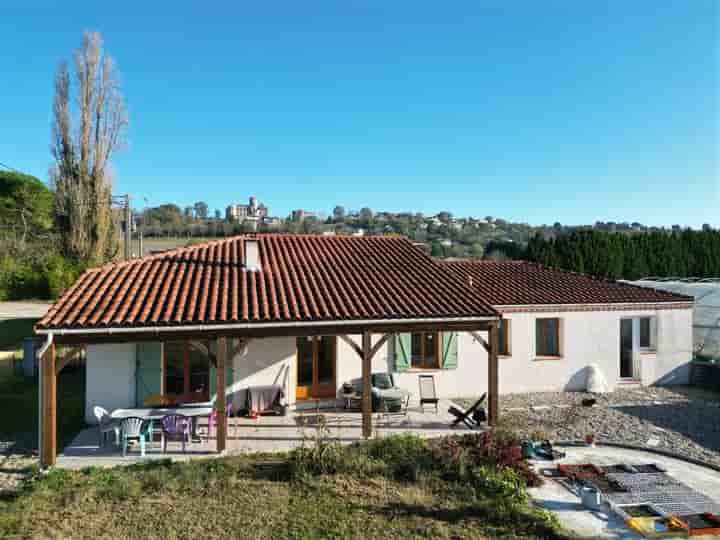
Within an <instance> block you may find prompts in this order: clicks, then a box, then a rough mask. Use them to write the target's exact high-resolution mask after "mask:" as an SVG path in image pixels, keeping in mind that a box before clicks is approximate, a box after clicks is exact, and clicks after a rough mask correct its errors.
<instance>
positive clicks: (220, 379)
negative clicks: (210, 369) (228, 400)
mask: <svg viewBox="0 0 720 540" xmlns="http://www.w3.org/2000/svg"><path fill="white" fill-rule="evenodd" d="M226 355H227V338H224V337H220V338H218V340H217V369H216V373H217V398H216V399H215V410H216V411H217V424H216V426H215V433H216V435H217V451H218V453H222V452H224V451H225V443H226V437H227V433H226V427H227V422H226V418H225V357H226Z"/></svg>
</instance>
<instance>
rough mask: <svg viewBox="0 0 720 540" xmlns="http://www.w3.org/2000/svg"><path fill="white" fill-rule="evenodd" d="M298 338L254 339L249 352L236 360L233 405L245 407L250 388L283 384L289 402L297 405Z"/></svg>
mask: <svg viewBox="0 0 720 540" xmlns="http://www.w3.org/2000/svg"><path fill="white" fill-rule="evenodd" d="M295 353H296V346H295V338H291V337H280V338H267V339H251V340H250V341H249V343H248V345H247V348H246V349H245V350H241V351H238V352H237V353H236V354H235V356H234V357H233V358H232V362H233V369H234V376H233V378H234V383H233V385H232V387H230V388H228V390H227V393H228V394H230V393H232V394H233V397H232V399H233V405H234V407H235V408H242V407H244V405H245V389H246V388H248V387H249V386H265V385H268V384H280V385H283V386H284V387H285V393H286V397H287V398H288V402H289V403H294V402H295V384H296V378H297V368H296V361H295Z"/></svg>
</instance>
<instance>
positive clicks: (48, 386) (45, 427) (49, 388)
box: [40, 343, 57, 467]
mask: <svg viewBox="0 0 720 540" xmlns="http://www.w3.org/2000/svg"><path fill="white" fill-rule="evenodd" d="M40 362H42V363H43V365H42V381H41V392H42V411H40V414H41V415H42V448H40V465H41V466H42V467H52V466H54V465H55V461H56V455H57V373H56V366H55V344H54V343H53V344H51V345H50V347H48V349H47V351H46V352H45V355H44V357H43V358H41V359H40Z"/></svg>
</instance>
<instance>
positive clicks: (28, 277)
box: [0, 254, 82, 300]
mask: <svg viewBox="0 0 720 540" xmlns="http://www.w3.org/2000/svg"><path fill="white" fill-rule="evenodd" d="M81 271H82V269H81V268H80V267H78V266H77V265H74V264H72V263H70V262H68V261H67V260H66V259H65V258H63V257H61V256H60V255H57V254H50V255H48V256H46V257H42V258H41V259H40V260H39V261H37V262H28V261H22V260H17V259H14V258H11V257H3V258H2V259H0V300H23V299H29V298H38V299H45V300H51V299H54V298H57V297H58V296H60V295H61V294H62V293H63V292H64V291H65V289H67V288H68V287H69V286H70V285H71V284H72V283H73V281H75V280H76V279H77V277H78V276H79V275H80V272H81Z"/></svg>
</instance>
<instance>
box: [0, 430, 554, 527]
mask: <svg viewBox="0 0 720 540" xmlns="http://www.w3.org/2000/svg"><path fill="white" fill-rule="evenodd" d="M318 460H322V461H320V462H318ZM411 462H413V463H416V464H418V465H417V467H412V468H411V467H410V463H411ZM318 467H321V468H323V469H324V470H326V471H328V472H323V473H318V472H316V471H317V470H318V469H317V468H318ZM410 470H412V471H413V472H412V473H410V474H408V471H410ZM452 471H453V466H452V464H450V463H445V462H444V457H443V456H442V455H439V454H438V453H437V446H436V443H435V442H434V441H425V440H422V439H419V438H416V437H412V436H402V437H389V438H385V439H378V440H372V441H367V442H362V443H358V444H354V445H351V446H340V445H337V444H335V443H332V442H328V443H327V444H326V445H325V450H324V453H322V454H319V453H312V452H311V451H310V449H309V448H305V449H300V450H297V451H294V452H291V453H290V454H271V455H260V454H258V455H250V456H235V457H227V458H220V459H201V460H194V461H191V462H189V463H173V462H170V461H169V460H158V461H148V462H145V463H143V464H140V465H134V466H130V467H125V468H113V469H99V468H87V469H84V470H82V471H63V470H54V471H52V472H51V473H49V474H48V475H46V476H44V477H36V478H34V479H33V480H31V481H29V482H27V484H26V485H25V486H24V488H23V489H22V491H21V492H20V493H19V494H18V495H17V496H16V497H9V498H6V499H5V500H3V499H2V498H0V537H13V535H15V536H17V537H32V536H39V537H46V536H47V537H62V538H93V537H97V536H103V537H118V538H151V539H152V538H158V539H159V538H198V537H203V538H204V537H207V536H209V535H214V536H221V537H248V536H249V537H252V538H289V539H303V540H304V539H308V540H309V539H316V538H338V539H340V538H368V539H372V538H383V539H385V538H426V537H432V538H458V539H464V538H479V539H482V538H526V539H539V538H545V539H558V538H565V536H564V535H563V533H562V532H561V531H559V530H558V528H557V525H556V524H555V522H554V521H553V519H552V518H550V517H549V515H548V514H547V513H545V512H542V511H539V510H537V509H535V508H533V507H532V506H531V505H530V504H528V502H527V498H526V491H525V488H524V486H523V485H522V481H520V480H519V479H518V477H517V475H514V474H513V472H512V471H508V470H506V469H502V468H496V467H493V466H491V465H485V466H480V467H469V468H467V470H466V471H465V472H463V473H462V475H463V476H461V474H460V471H459V470H455V472H454V473H453V472H452ZM453 474H455V477H454V478H453Z"/></svg>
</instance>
